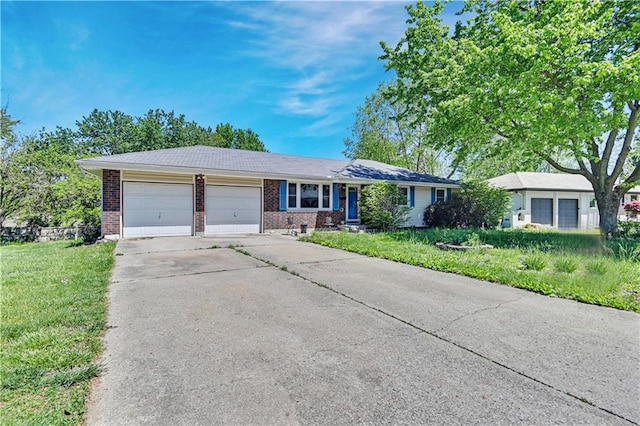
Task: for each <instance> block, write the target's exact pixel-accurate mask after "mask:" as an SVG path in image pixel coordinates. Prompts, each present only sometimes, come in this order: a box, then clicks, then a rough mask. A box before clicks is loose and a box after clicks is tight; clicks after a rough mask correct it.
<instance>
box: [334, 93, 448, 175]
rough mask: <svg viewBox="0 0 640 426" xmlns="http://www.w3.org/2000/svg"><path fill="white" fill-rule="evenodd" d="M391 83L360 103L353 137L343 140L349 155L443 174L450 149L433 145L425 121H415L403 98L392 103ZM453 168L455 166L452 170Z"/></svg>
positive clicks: (345, 152)
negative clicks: (421, 122)
mask: <svg viewBox="0 0 640 426" xmlns="http://www.w3.org/2000/svg"><path fill="white" fill-rule="evenodd" d="M390 86H392V84H387V85H385V84H381V85H380V86H378V90H377V91H376V92H375V93H374V94H372V95H370V96H367V97H366V99H365V102H364V105H362V106H360V107H358V110H357V111H356V119H355V122H354V124H353V126H352V128H351V134H352V137H351V138H346V139H345V140H344V144H345V150H344V152H343V154H344V155H345V156H346V157H347V158H351V159H356V158H361V159H367V160H375V161H380V162H382V163H387V164H393V165H396V166H399V167H404V168H407V169H410V170H415V171H419V172H424V173H430V174H433V175H442V174H444V172H445V170H446V169H447V166H448V164H447V163H448V161H447V152H446V151H445V150H444V149H434V148H433V144H432V143H431V134H430V133H429V132H428V127H427V126H426V125H424V124H414V123H413V122H412V120H411V117H410V116H409V115H408V114H407V112H406V107H405V106H404V105H403V104H401V103H400V102H396V103H391V102H389V101H388V100H387V99H385V97H384V92H385V90H387V89H388V88H389V87H390ZM452 172H453V170H452Z"/></svg>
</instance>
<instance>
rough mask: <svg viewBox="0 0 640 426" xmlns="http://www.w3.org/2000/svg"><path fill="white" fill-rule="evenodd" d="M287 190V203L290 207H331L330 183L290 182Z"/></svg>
mask: <svg viewBox="0 0 640 426" xmlns="http://www.w3.org/2000/svg"><path fill="white" fill-rule="evenodd" d="M288 190H289V192H288V197H287V200H288V202H287V203H288V204H287V205H288V208H290V209H330V208H331V185H323V184H317V183H294V182H290V183H289V184H288Z"/></svg>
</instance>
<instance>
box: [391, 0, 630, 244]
mask: <svg viewBox="0 0 640 426" xmlns="http://www.w3.org/2000/svg"><path fill="white" fill-rule="evenodd" d="M407 10H408V13H409V19H408V21H407V22H408V24H409V27H408V28H407V30H406V32H405V35H404V37H402V39H401V40H400V41H399V42H398V43H397V45H396V46H395V47H391V46H388V45H386V44H385V43H383V44H382V46H383V49H384V55H383V56H382V58H383V59H385V60H386V61H387V63H386V66H387V68H389V69H393V70H395V71H396V73H397V75H398V79H399V80H398V84H397V85H396V86H395V87H392V88H390V90H388V95H389V97H390V99H391V100H392V102H400V103H402V104H403V105H406V106H407V111H409V113H410V114H412V115H413V116H414V117H415V121H416V122H417V123H426V124H428V125H429V128H430V131H431V132H433V134H437V135H439V137H440V139H439V146H441V147H443V148H444V149H446V150H448V151H450V152H455V153H456V159H455V161H456V162H459V163H461V164H464V163H465V161H467V160H468V159H469V158H471V159H473V158H484V159H486V160H487V161H486V163H487V165H488V167H491V164H492V163H493V158H497V159H498V161H500V160H502V159H505V158H514V159H519V162H520V163H521V164H524V165H527V168H528V167H529V165H534V164H539V162H540V161H545V162H547V163H548V164H549V165H550V166H552V167H553V168H555V169H557V170H560V171H562V172H566V173H574V174H581V175H583V176H585V177H586V178H587V179H588V180H589V181H590V182H591V184H592V186H593V188H594V192H595V197H596V199H597V201H598V203H597V204H598V209H599V212H600V220H601V222H600V228H601V230H602V231H603V233H605V234H610V233H613V232H614V230H615V227H616V219H617V217H616V216H617V211H618V207H619V205H620V200H621V197H622V195H623V194H624V193H626V192H627V191H628V189H629V188H630V187H632V186H633V185H634V184H637V183H638V182H640V162H637V161H636V160H634V158H635V159H637V156H638V153H639V151H640V146H639V145H640V144H638V130H637V129H638V115H639V114H640V73H638V71H637V70H638V69H640V54H639V51H638V47H639V44H638V34H640V3H639V2H636V1H627V0H613V1H592V0H575V1H536V2H524V3H523V2H522V1H519V0H498V1H489V0H468V1H467V2H466V5H465V7H464V11H466V12H470V14H469V15H471V18H469V19H468V20H467V21H464V22H463V21H460V22H457V23H456V25H455V30H454V31H450V28H449V27H448V26H447V25H444V24H443V17H442V14H443V11H444V2H440V1H437V2H436V3H435V4H434V5H433V6H427V5H426V4H424V3H422V2H419V3H417V4H416V5H415V6H409V7H408V8H407Z"/></svg>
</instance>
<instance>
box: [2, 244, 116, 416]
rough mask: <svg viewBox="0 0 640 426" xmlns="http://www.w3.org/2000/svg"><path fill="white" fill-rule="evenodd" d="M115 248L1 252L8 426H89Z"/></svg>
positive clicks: (31, 247) (38, 247) (32, 247)
mask: <svg viewBox="0 0 640 426" xmlns="http://www.w3.org/2000/svg"><path fill="white" fill-rule="evenodd" d="M113 247H114V244H113V243H107V244H100V245H95V246H80V247H72V246H71V245H69V243H67V242H53V243H28V244H13V245H7V246H3V247H0V256H1V257H2V267H3V268H2V272H3V277H2V310H1V311H0V319H1V320H0V341H1V342H2V351H0V365H2V369H0V400H1V401H2V402H1V404H2V419H3V423H4V424H61V425H63V424H65V425H76V424H80V423H82V421H83V415H84V410H85V400H86V397H87V394H88V392H89V385H90V380H91V379H92V378H94V377H96V376H97V374H98V372H99V370H100V368H99V366H98V364H97V357H98V356H99V355H100V353H101V351H102V340H101V337H102V333H103V332H104V329H105V326H106V312H107V306H106V291H107V285H108V283H109V275H110V271H111V268H112V266H113V256H112V252H113Z"/></svg>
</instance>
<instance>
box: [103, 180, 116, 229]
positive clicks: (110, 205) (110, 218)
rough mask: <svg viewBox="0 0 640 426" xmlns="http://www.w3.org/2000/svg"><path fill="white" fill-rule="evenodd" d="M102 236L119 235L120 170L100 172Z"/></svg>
mask: <svg viewBox="0 0 640 426" xmlns="http://www.w3.org/2000/svg"><path fill="white" fill-rule="evenodd" d="M102 235H103V236H104V235H120V170H103V171H102Z"/></svg>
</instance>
